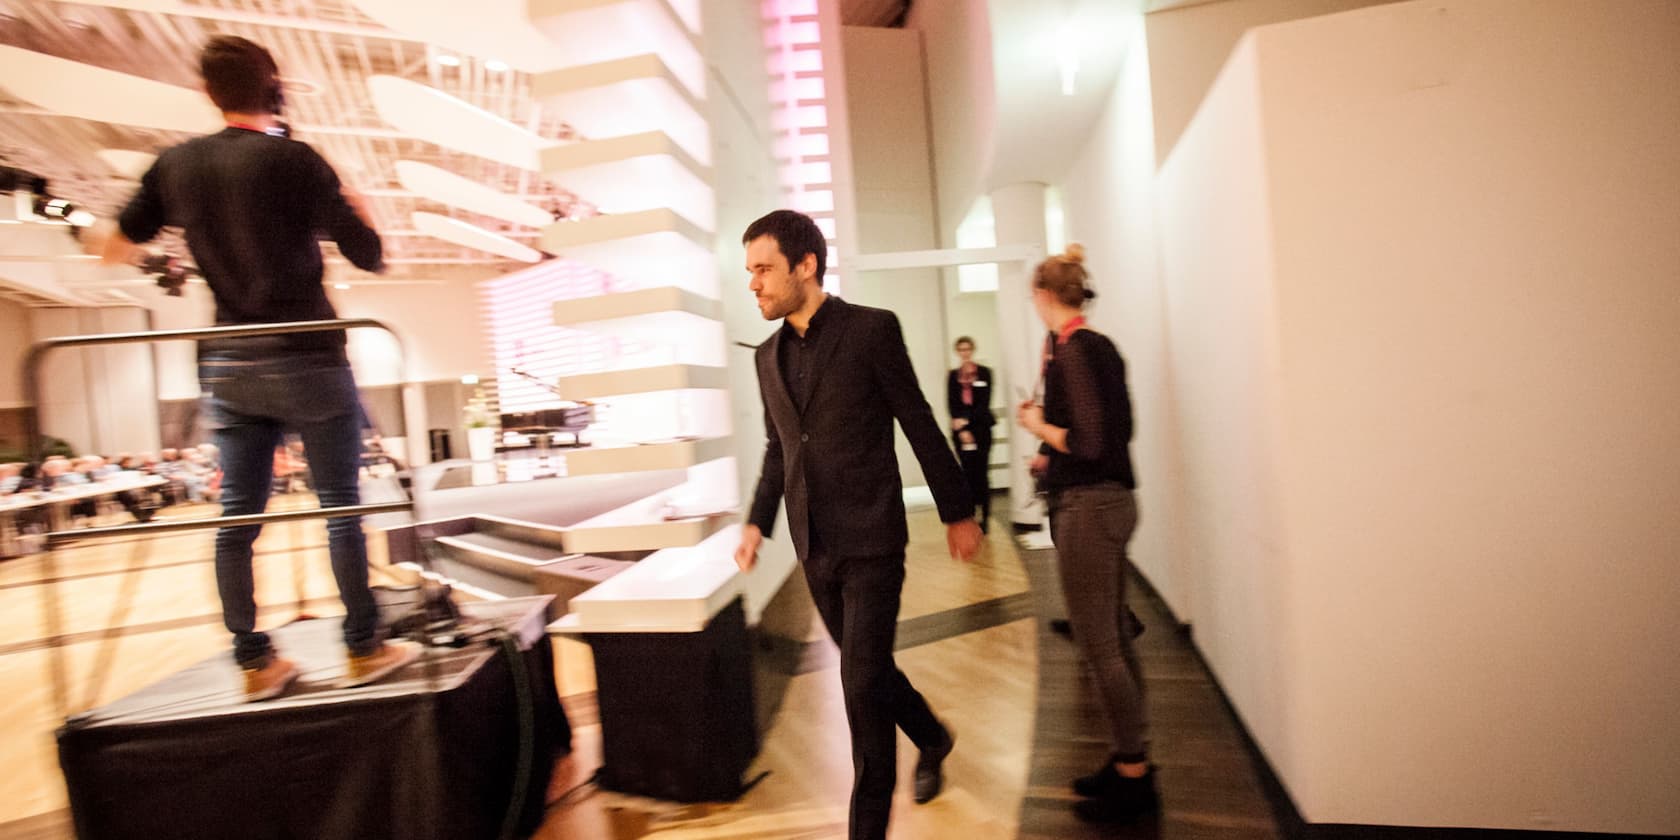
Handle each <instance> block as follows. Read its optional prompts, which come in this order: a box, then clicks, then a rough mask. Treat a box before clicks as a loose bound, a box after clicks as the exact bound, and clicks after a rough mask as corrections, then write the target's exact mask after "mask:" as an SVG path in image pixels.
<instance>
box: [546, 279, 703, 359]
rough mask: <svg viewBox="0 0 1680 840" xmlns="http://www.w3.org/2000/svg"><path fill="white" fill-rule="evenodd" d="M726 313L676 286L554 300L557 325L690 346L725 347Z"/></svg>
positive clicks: (623, 337) (619, 336) (634, 338)
mask: <svg viewBox="0 0 1680 840" xmlns="http://www.w3.org/2000/svg"><path fill="white" fill-rule="evenodd" d="M722 317H723V307H722V305H721V304H720V303H718V302H717V301H716V300H713V299H711V298H709V297H704V296H702V295H698V294H695V293H694V292H691V291H689V290H687V289H680V288H677V287H676V286H661V287H657V288H652V289H638V290H636V291H633V292H620V293H618V294H612V295H598V296H596V297H587V298H573V299H571V300H561V301H555V302H554V325H555V326H557V327H566V328H568V329H574V330H587V331H589V332H593V333H596V334H598V335H609V336H613V337H615V338H620V339H626V340H630V341H645V342H650V343H658V344H675V345H677V346H679V347H687V348H694V347H707V346H711V345H709V344H704V343H702V342H714V341H715V342H719V344H718V346H719V347H721V346H722V344H721V342H722V340H723V324H722V322H721V320H720V319H721V318H722ZM714 355H716V354H714ZM714 361H716V360H715V359H714ZM717 363H718V364H722V362H721V361H719V362H717Z"/></svg>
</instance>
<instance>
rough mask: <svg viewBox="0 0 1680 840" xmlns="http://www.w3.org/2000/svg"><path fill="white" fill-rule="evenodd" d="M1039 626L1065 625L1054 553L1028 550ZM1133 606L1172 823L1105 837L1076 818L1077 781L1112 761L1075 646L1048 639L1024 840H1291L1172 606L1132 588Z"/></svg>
mask: <svg viewBox="0 0 1680 840" xmlns="http://www.w3.org/2000/svg"><path fill="white" fill-rule="evenodd" d="M1021 556H1022V560H1023V561H1024V563H1025V564H1026V566H1027V569H1028V572H1029V574H1030V575H1031V577H1032V581H1033V595H1034V601H1035V602H1036V604H1037V609H1038V611H1039V613H1040V615H1043V616H1046V617H1049V616H1056V617H1060V616H1064V615H1066V612H1065V609H1064V607H1063V605H1062V603H1061V597H1060V588H1059V586H1058V585H1057V583H1056V578H1055V562H1056V553H1055V551H1054V550H1044V551H1022V552H1021ZM1127 601H1128V603H1129V604H1130V605H1131V607H1132V609H1133V611H1135V612H1136V613H1137V615H1138V617H1139V618H1141V619H1142V620H1143V623H1144V625H1145V627H1146V628H1147V629H1146V630H1145V631H1144V634H1143V635H1142V636H1140V637H1138V639H1137V642H1136V644H1137V654H1138V659H1139V667H1141V668H1142V669H1143V674H1144V684H1145V692H1146V696H1147V702H1148V706H1149V715H1150V753H1151V760H1152V761H1153V762H1154V763H1155V765H1156V767H1157V770H1156V779H1157V783H1158V785H1159V788H1160V791H1161V801H1162V812H1161V815H1160V816H1159V817H1158V818H1156V819H1151V820H1146V821H1143V822H1140V823H1138V824H1137V825H1132V826H1110V827H1096V826H1090V825H1086V824H1084V823H1081V822H1080V821H1079V820H1078V819H1077V818H1076V817H1075V816H1074V815H1073V812H1072V807H1071V804H1072V802H1073V801H1074V800H1075V799H1076V797H1075V796H1074V794H1073V792H1072V791H1071V790H1070V789H1069V784H1070V782H1071V780H1072V779H1073V778H1074V777H1076V776H1082V775H1084V774H1086V773H1089V772H1091V771H1092V770H1095V769H1097V768H1098V767H1100V766H1102V763H1103V761H1104V760H1106V758H1107V757H1108V755H1109V754H1110V753H1111V752H1112V751H1113V746H1112V745H1111V744H1109V743H1108V742H1107V740H1106V738H1107V736H1106V733H1107V732H1108V723H1107V720H1106V719H1105V718H1104V717H1103V712H1102V709H1101V708H1100V707H1099V706H1098V705H1097V703H1096V689H1095V685H1094V682H1093V680H1092V679H1091V677H1090V676H1089V673H1088V672H1087V671H1086V670H1085V667H1084V664H1083V662H1082V661H1081V660H1080V658H1079V655H1078V652H1077V650H1076V649H1075V648H1074V645H1073V643H1072V642H1071V641H1069V640H1068V639H1066V638H1064V637H1062V636H1058V635H1056V634H1054V633H1050V632H1048V631H1047V630H1046V631H1045V632H1041V633H1040V634H1039V643H1038V645H1039V648H1038V667H1039V674H1038V679H1039V692H1038V706H1037V710H1038V725H1037V727H1036V731H1035V733H1034V736H1033V762H1032V773H1031V776H1030V780H1029V784H1028V787H1027V793H1026V797H1025V798H1024V799H1023V800H1022V802H1021V818H1020V834H1019V837H1020V838H1021V840H1070V838H1087V837H1091V838H1096V837H1112V838H1140V839H1141V838H1163V839H1164V840H1178V839H1179V838H1184V840H1190V838H1194V840H1272V838H1278V837H1281V836H1282V834H1281V833H1280V832H1279V831H1278V829H1277V825H1276V822H1275V818H1274V816H1273V814H1272V810H1271V806H1270V804H1269V800H1268V799H1267V798H1266V796H1265V794H1264V792H1263V789H1262V788H1261V785H1260V781H1259V777H1258V776H1257V775H1256V774H1255V772H1254V767H1253V764H1252V763H1251V762H1250V759H1249V755H1248V752H1247V749H1246V747H1245V746H1244V744H1243V741H1242V736H1241V734H1240V732H1239V731H1238V729H1237V724H1236V722H1235V721H1234V720H1232V718H1231V716H1230V713H1229V712H1228V711H1227V710H1226V707H1225V704H1224V700H1223V699H1222V698H1221V697H1220V695H1219V691H1218V689H1217V688H1215V686H1214V684H1213V680H1212V679H1211V678H1210V677H1209V676H1208V673H1207V671H1206V669H1205V668H1204V667H1203V666H1202V662H1201V659H1200V658H1199V657H1197V655H1196V653H1195V651H1194V650H1193V649H1192V648H1191V646H1190V641H1189V639H1188V638H1187V637H1186V636H1185V635H1184V634H1183V633H1181V632H1179V630H1178V628H1177V627H1176V626H1175V624H1174V621H1173V619H1172V617H1171V615H1170V614H1169V613H1168V612H1167V609H1166V606H1165V605H1164V604H1162V603H1161V601H1160V599H1158V598H1156V597H1155V596H1154V595H1153V593H1151V592H1150V591H1149V590H1148V587H1147V586H1145V585H1143V584H1142V583H1141V582H1140V581H1139V580H1138V579H1137V578H1135V577H1134V578H1133V579H1132V581H1131V582H1130V585H1128V587H1127Z"/></svg>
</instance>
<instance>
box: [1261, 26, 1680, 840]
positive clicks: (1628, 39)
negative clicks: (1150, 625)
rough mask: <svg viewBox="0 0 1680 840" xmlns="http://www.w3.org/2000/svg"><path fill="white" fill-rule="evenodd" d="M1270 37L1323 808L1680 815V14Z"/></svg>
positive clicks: (1315, 752) (1614, 824)
mask: <svg viewBox="0 0 1680 840" xmlns="http://www.w3.org/2000/svg"><path fill="white" fill-rule="evenodd" d="M1256 45H1257V49H1258V54H1259V68H1260V73H1259V85H1260V96H1261V100H1262V102H1263V104H1264V110H1263V113H1262V114H1261V122H1262V125H1263V126H1264V132H1265V136H1264V144H1265V146H1264V147H1265V149H1266V152H1267V166H1268V170H1269V171H1268V177H1269V180H1270V183H1271V205H1272V219H1273V235H1274V241H1275V243H1276V244H1275V249H1274V253H1275V257H1276V271H1277V279H1278V288H1277V304H1278V308H1279V321H1278V327H1279V338H1280V342H1279V345H1278V348H1277V349H1278V353H1279V355H1280V357H1281V360H1282V370H1281V379H1280V380H1279V384H1280V385H1281V387H1282V389H1283V397H1284V403H1283V406H1282V408H1283V412H1282V414H1281V416H1280V417H1279V419H1280V420H1281V421H1282V423H1283V424H1284V425H1285V428H1286V429H1287V432H1286V434H1287V437H1286V438H1285V439H1284V440H1283V441H1282V443H1283V450H1282V451H1283V453H1284V458H1283V463H1284V464H1285V465H1286V470H1285V473H1284V474H1283V476H1282V479H1283V481H1284V483H1285V485H1286V487H1287V491H1286V496H1287V501H1286V504H1285V511H1284V513H1285V517H1286V518H1285V523H1284V526H1283V530H1284V533H1285V535H1286V537H1287V539H1288V541H1289V546H1290V554H1291V555H1292V557H1291V559H1292V562H1293V564H1294V568H1293V569H1292V570H1291V572H1292V574H1291V578H1292V580H1291V585H1292V588H1293V589H1294V591H1295V592H1296V593H1298V595H1297V599H1296V601H1297V602H1296V604H1295V605H1294V609H1296V610H1297V611H1298V615H1299V620H1300V621H1301V637H1300V638H1301V640H1302V641H1303V642H1304V641H1305V640H1311V645H1310V646H1306V645H1303V646H1302V652H1303V654H1304V660H1303V665H1304V673H1303V674H1302V681H1301V683H1300V685H1299V687H1298V691H1297V695H1298V696H1297V700H1298V702H1299V704H1300V705H1299V708H1300V711H1301V714H1302V718H1303V722H1308V721H1310V723H1311V725H1310V727H1304V732H1303V734H1304V738H1305V740H1304V741H1303V743H1304V746H1305V748H1306V750H1307V755H1306V757H1305V758H1306V760H1305V764H1306V770H1307V777H1306V778H1307V780H1310V781H1308V782H1307V783H1306V784H1302V785H1299V786H1298V787H1297V795H1298V797H1299V798H1300V801H1301V804H1302V807H1303V809H1304V810H1305V811H1306V813H1308V814H1309V816H1310V817H1311V818H1312V819H1315V820H1321V821H1350V822H1375V823H1425V824H1437V825H1469V826H1486V827H1510V828H1519V827H1520V828H1555V829H1566V830H1578V831H1625V832H1642V833H1652V834H1676V833H1680V796H1677V795H1676V791H1680V750H1676V746H1677V745H1680V704H1677V703H1676V702H1675V687H1676V686H1680V656H1677V655H1676V653H1675V652H1676V650H1680V634H1677V631H1676V630H1675V625H1674V621H1673V617H1674V611H1675V605H1676V604H1677V603H1680V517H1677V516H1676V515H1675V512H1676V511H1680V445H1676V444H1677V443H1680V339H1677V336H1680V294H1676V288H1677V287H1676V278H1680V236H1677V235H1676V232H1677V231H1680V156H1677V155H1676V154H1675V149H1676V148H1680V96H1676V95H1675V91H1676V83H1677V82H1680V65H1677V64H1676V61H1675V54H1676V53H1675V50H1676V47H1677V46H1680V4H1675V3H1672V2H1664V0H1625V2H1620V3H1617V4H1615V8H1614V12H1607V11H1606V9H1605V7H1604V4H1602V3H1599V2H1595V1H1594V0H1476V2H1472V1H1471V0H1447V1H1446V2H1429V3H1421V2H1420V3H1408V4H1404V5H1396V6H1385V7H1378V8H1374V9H1369V10H1365V11H1362V12H1356V13H1350V14H1346V15H1340V16H1334V17H1328V18H1319V19H1316V20H1312V21H1302V22H1299V23H1297V24H1292V25H1284V26H1277V27H1268V28H1263V29H1260V30H1258V31H1257V33H1256ZM1327 68H1334V72H1327ZM1373 768H1382V772H1372V770H1373Z"/></svg>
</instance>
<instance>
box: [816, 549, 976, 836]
mask: <svg viewBox="0 0 1680 840" xmlns="http://www.w3.org/2000/svg"><path fill="white" fill-rule="evenodd" d="M802 565H803V566H804V568H805V581H806V583H808V584H810V587H811V599H812V600H813V601H815V602H816V606H817V612H818V614H820V615H821V616H822V620H823V624H824V625H825V626H826V627H827V628H828V634H829V635H830V636H832V637H833V638H834V643H835V644H836V645H838V646H839V647H840V687H841V690H842V691H843V692H844V694H845V698H846V722H847V724H848V725H849V726H850V727H851V731H852V807H851V829H850V833H849V834H848V836H849V837H850V838H851V840H883V838H885V837H886V836H887V819H888V816H889V815H890V814H891V812H892V795H893V786H894V785H895V784H896V783H897V781H898V775H897V774H898V733H897V732H896V731H894V730H896V729H903V730H904V734H905V735H908V736H910V741H911V742H912V743H914V744H915V745H916V746H917V748H919V749H926V748H928V747H931V746H937V745H939V744H942V743H944V741H945V737H946V733H945V727H944V726H943V725H941V724H940V723H939V720H938V718H935V717H934V716H933V710H932V709H929V708H928V704H927V701H926V700H924V699H922V695H921V694H919V693H918V692H917V691H916V689H915V687H913V686H911V685H910V680H909V678H908V677H905V676H904V672H903V671H900V670H898V666H897V664H895V663H894V661H893V640H894V638H895V636H896V634H897V630H898V602H899V595H900V591H901V590H902V589H903V587H904V555H903V553H899V554H894V555H888V556H881V557H834V556H831V555H830V554H829V553H828V551H827V550H826V549H825V547H824V546H822V545H820V544H818V543H817V542H816V540H815V532H814V531H813V539H812V542H811V547H810V554H809V555H808V556H807V557H806V558H805V562H804V563H803V564H802Z"/></svg>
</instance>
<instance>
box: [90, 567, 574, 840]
mask: <svg viewBox="0 0 1680 840" xmlns="http://www.w3.org/2000/svg"><path fill="white" fill-rule="evenodd" d="M547 601H548V599H547V598H545V597H538V598H519V599H513V600H508V601H499V602H487V603H475V604H465V605H463V611H464V612H466V613H468V614H469V615H472V616H476V617H479V618H483V619H486V620H490V621H493V622H495V623H496V624H498V625H499V626H501V627H503V628H505V629H506V630H508V631H509V634H510V635H511V636H512V638H514V639H516V640H517V645H516V646H515V647H516V651H515V652H513V653H511V654H510V653H509V652H507V651H505V650H504V649H503V648H502V647H501V646H499V645H495V644H492V643H478V644H475V645H472V646H469V647H466V648H462V649H458V650H457V649H438V648H428V649H427V652H426V654H424V655H423V656H422V658H421V660H420V662H417V663H415V664H413V665H410V666H408V667H407V668H405V669H404V670H402V671H401V672H399V673H398V674H397V675H395V676H394V677H392V678H388V679H386V680H384V681H381V682H379V683H376V684H374V685H370V686H363V687H360V688H354V689H336V688H333V687H331V683H332V681H333V680H334V679H336V678H337V677H338V676H339V675H340V674H342V672H343V668H344V647H343V644H342V642H341V641H340V637H339V620H338V619H336V618H335V619H319V620H312V621H302V622H297V623H295V624H291V625H288V626H286V627H282V628H280V629H279V630H278V631H277V632H275V633H274V634H273V635H274V639H275V645H276V647H277V648H278V649H279V650H280V651H281V652H282V653H283V654H284V655H285V656H287V657H289V658H291V659H293V660H294V661H296V662H297V663H298V666H299V668H300V669H301V670H302V676H301V677H300V678H299V682H298V683H297V684H294V685H293V687H292V688H291V689H290V690H289V691H288V692H287V694H285V695H284V696H282V697H280V698H277V699H275V700H270V701H266V702H262V703H254V704H248V703H244V702H242V697H241V683H240V674H239V671H238V668H237V667H236V666H235V665H234V664H233V661H232V658H231V656H228V655H221V656H217V657H215V658H213V659H211V660H208V661H206V662H202V663H200V664H198V665H195V666H193V667H191V668H188V669H186V670H185V671H181V672H179V673H177V674H173V675H171V676H169V677H167V678H165V679H164V680H163V681H161V682H159V683H157V684H156V685H153V686H151V687H149V688H146V689H143V690H141V691H139V692H137V693H135V694H133V695H130V696H128V697H125V698H123V699H121V700H118V701H116V702H114V703H111V704H109V705H107V706H103V707H101V708H98V709H94V710H93V711H90V712H88V713H86V714H83V715H79V716H77V717H75V718H73V719H71V720H70V721H68V722H67V723H66V724H65V726H64V727H63V728H62V729H61V730H60V731H59V733H58V751H59V764H60V766H61V767H62V768H63V770H64V778H65V783H66V786H67V787H68V788H69V793H70V806H71V812H72V815H73V817H74V820H75V825H76V832H77V835H78V837H80V838H82V840H103V838H148V840H151V839H152V838H183V840H194V839H195V838H206V840H208V838H237V840H267V839H268V838H273V840H280V839H281V838H288V839H289V840H333V838H346V840H348V838H357V840H370V839H373V838H393V840H396V838H401V840H432V838H436V840H460V839H461V838H496V837H498V836H500V834H501V830H502V827H503V824H504V819H505V818H506V815H507V814H508V812H509V811H510V810H511V809H510V805H515V806H516V807H517V805H516V803H515V800H516V799H517V800H519V801H520V802H522V803H523V806H522V807H517V810H518V812H519V813H518V817H517V819H516V821H515V824H516V826H517V830H516V832H515V833H516V834H517V835H518V836H525V835H528V834H529V833H530V832H532V831H534V830H535V829H536V827H537V825H538V823H540V821H541V819H542V813H543V795H544V793H545V791H546V788H547V786H548V780H549V774H550V771H551V770H552V766H553V763H554V761H555V759H557V758H558V757H559V756H560V755H562V754H564V753H565V752H567V751H569V749H570V745H571V728H570V726H569V724H568V722H567V720H566V716H565V712H564V710H562V709H561V707H560V701H559V698H558V696H557V694H556V691H555V685H554V654H553V648H552V646H551V644H550V642H549V640H548V638H547V637H546V636H545V635H544V634H543V612H544V608H545V606H546V604H547ZM521 689H522V690H521ZM521 779H522V780H523V781H522V782H521Z"/></svg>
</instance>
